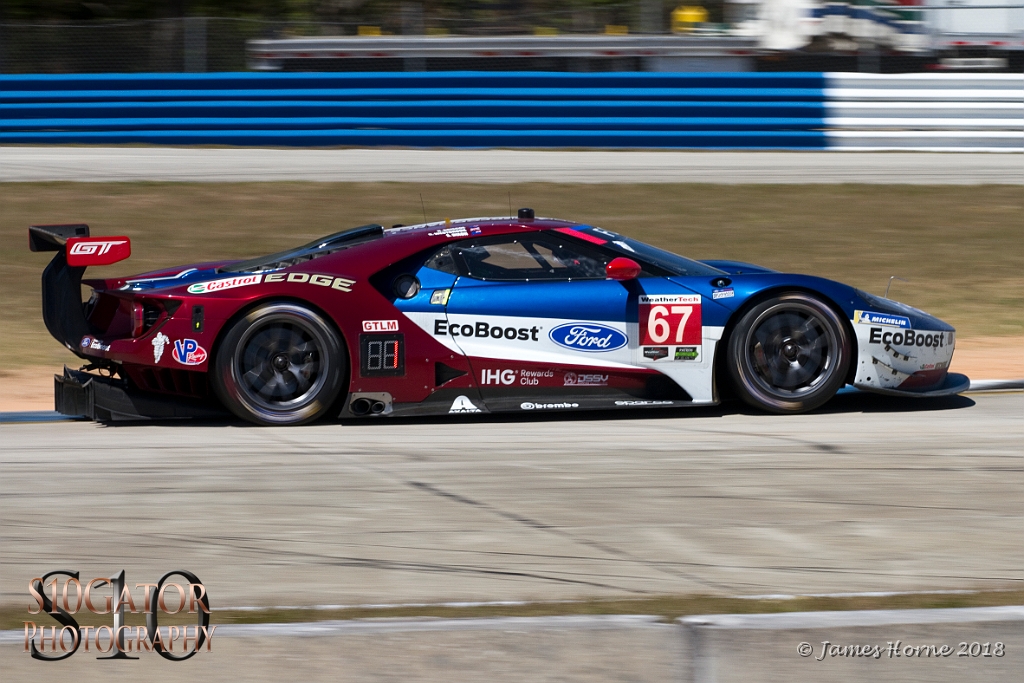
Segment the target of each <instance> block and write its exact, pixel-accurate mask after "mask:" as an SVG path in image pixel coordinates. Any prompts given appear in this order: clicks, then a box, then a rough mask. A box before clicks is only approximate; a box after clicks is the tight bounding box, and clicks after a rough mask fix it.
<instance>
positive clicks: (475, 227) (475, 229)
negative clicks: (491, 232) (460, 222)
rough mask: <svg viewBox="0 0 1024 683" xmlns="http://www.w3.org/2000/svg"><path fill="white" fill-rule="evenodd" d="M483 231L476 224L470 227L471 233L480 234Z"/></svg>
mask: <svg viewBox="0 0 1024 683" xmlns="http://www.w3.org/2000/svg"><path fill="white" fill-rule="evenodd" d="M481 232H483V231H482V230H481V229H480V228H478V227H477V226H475V225H474V226H473V227H471V228H470V229H469V234H470V235H479V234H480V233H481Z"/></svg>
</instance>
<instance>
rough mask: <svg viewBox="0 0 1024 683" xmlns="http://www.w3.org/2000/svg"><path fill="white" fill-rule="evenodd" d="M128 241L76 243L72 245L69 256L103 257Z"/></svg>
mask: <svg viewBox="0 0 1024 683" xmlns="http://www.w3.org/2000/svg"><path fill="white" fill-rule="evenodd" d="M127 241H128V240H90V241H88V242H75V243H74V244H72V245H71V249H70V251H68V253H69V254H73V255H75V256H93V255H96V256H102V255H103V254H106V253H107V252H109V251H110V250H111V249H113V248H114V247H116V246H117V245H119V244H125V243H126V242H127Z"/></svg>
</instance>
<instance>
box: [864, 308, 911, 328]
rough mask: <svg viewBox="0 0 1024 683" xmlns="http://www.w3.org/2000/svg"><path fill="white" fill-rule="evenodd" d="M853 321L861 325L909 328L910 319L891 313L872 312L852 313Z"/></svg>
mask: <svg viewBox="0 0 1024 683" xmlns="http://www.w3.org/2000/svg"><path fill="white" fill-rule="evenodd" d="M853 319H854V320H856V321H857V322H858V323H860V324H861V325H890V326H892V327H906V328H909V327H910V318H907V317H906V316H902V315H893V314H892V313H874V312H872V311H854V312H853Z"/></svg>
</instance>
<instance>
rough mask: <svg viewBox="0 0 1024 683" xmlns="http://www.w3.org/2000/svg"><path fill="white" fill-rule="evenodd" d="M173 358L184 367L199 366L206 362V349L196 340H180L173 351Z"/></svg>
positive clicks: (176, 342) (175, 343)
mask: <svg viewBox="0 0 1024 683" xmlns="http://www.w3.org/2000/svg"><path fill="white" fill-rule="evenodd" d="M171 358H173V359H174V360H176V361H177V362H179V363H181V364H182V365H199V364H201V363H202V362H203V361H205V360H206V349H204V348H203V347H202V346H200V345H199V342H197V341H196V340H195V339H178V340H176V341H175V342H174V348H173V349H171Z"/></svg>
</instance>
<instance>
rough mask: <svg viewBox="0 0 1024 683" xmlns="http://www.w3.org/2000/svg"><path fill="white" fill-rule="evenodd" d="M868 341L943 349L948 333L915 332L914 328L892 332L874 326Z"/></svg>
mask: <svg viewBox="0 0 1024 683" xmlns="http://www.w3.org/2000/svg"><path fill="white" fill-rule="evenodd" d="M868 341H869V342H870V343H872V344H886V345H889V344H892V345H894V346H921V347H924V348H933V349H941V348H942V347H944V346H945V345H946V334H945V333H944V332H914V330H906V331H904V332H892V331H890V330H883V329H882V328H881V327H872V328H871V336H870V337H868Z"/></svg>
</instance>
